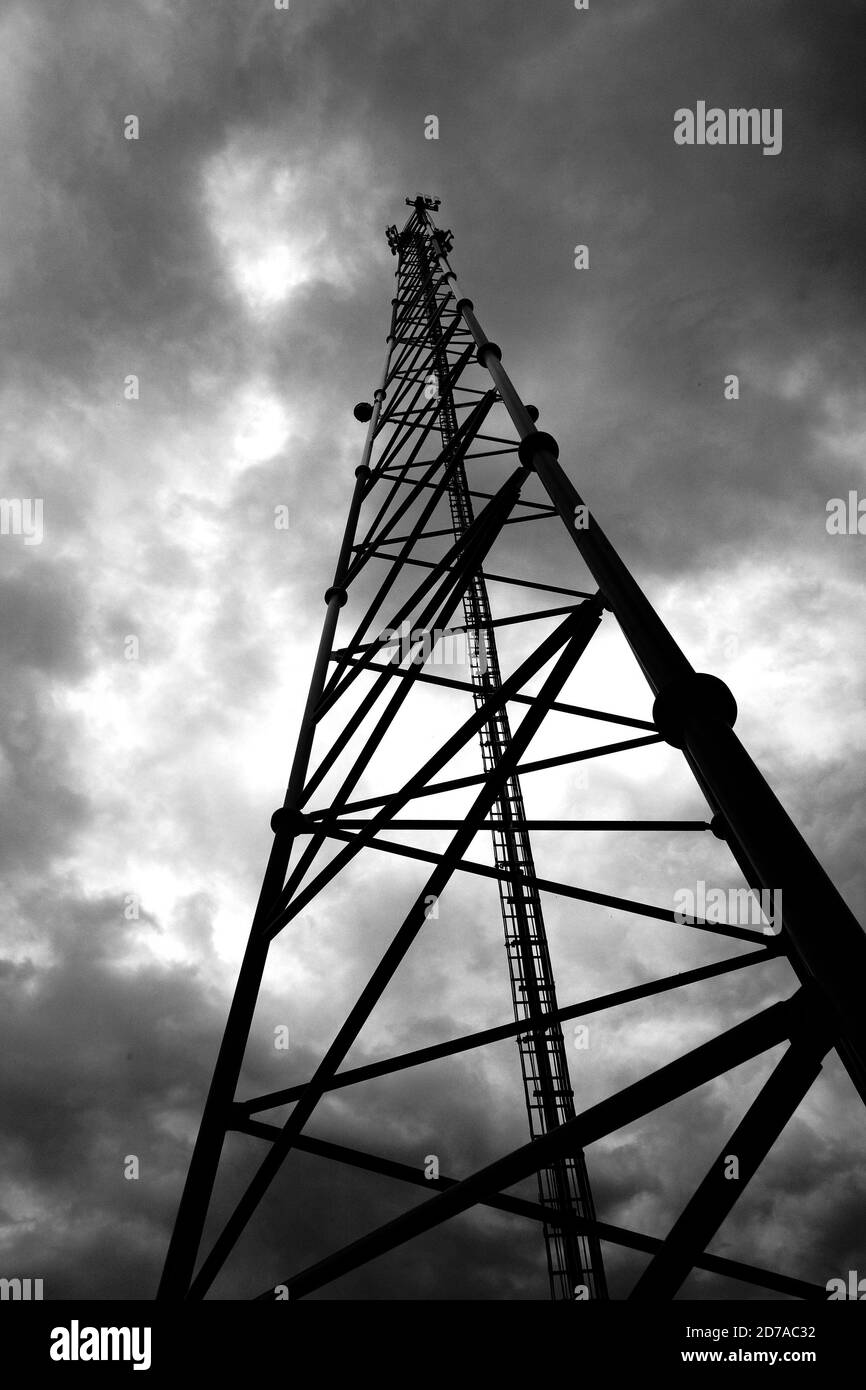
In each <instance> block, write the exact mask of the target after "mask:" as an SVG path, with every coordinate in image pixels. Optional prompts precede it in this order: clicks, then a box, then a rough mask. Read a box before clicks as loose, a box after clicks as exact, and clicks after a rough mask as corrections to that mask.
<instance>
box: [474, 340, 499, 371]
mask: <svg viewBox="0 0 866 1390" xmlns="http://www.w3.org/2000/svg"><path fill="white" fill-rule="evenodd" d="M475 356H476V357H477V358H478V361H479V362H480V363H481V365H482V367H486V366H487V358H488V356H490V357H495V358H496V360H497V362H501V361H502V348H501V347H500V346H499V344H498V343H482V344H481V346H480V348H479V349H478V351H477V352H476V354H475Z"/></svg>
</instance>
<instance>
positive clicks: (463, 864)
mask: <svg viewBox="0 0 866 1390" xmlns="http://www.w3.org/2000/svg"><path fill="white" fill-rule="evenodd" d="M462 824H465V822H461V825H462ZM313 828H314V829H315V831H316V832H317V833H320V834H323V835H328V836H330V837H332V838H333V839H336V840H344V841H345V842H346V843H347V844H352V842H353V841H354V840H355V839H356V838H357V837H356V836H355V835H350V834H349V833H348V831H341V830H338V829H337V827H336V826H335V825H330V824H329V823H328V822H327V821H325V820H317V821H316V822H315V825H314V827H313ZM381 828H382V829H383V830H384V829H387V827H386V826H382V827H381ZM366 845H367V847H368V848H370V849H378V850H382V851H383V852H384V853H386V854H397V855H400V856H402V857H403V858H405V859H419V860H421V861H423V862H424V863H428V864H440V863H441V862H442V859H443V856H442V855H441V854H434V852H433V851H432V850H425V849H418V848H417V847H416V846H415V845H394V844H390V843H389V842H388V841H386V840H377V839H376V837H375V836H374V837H373V838H372V839H370V840H367V842H366ZM453 867H454V868H455V869H460V870H462V871H463V872H464V873H467V874H475V875H477V876H478V877H479V878H495V879H498V880H500V881H501V882H503V883H510V884H514V885H519V886H521V887H523V888H529V889H532V890H533V891H535V892H540V893H555V894H557V895H558V896H559V897H563V898H575V899H576V900H577V901H578V902H585V903H593V904H595V905H596V906H598V907H610V908H617V910H618V911H620V912H633V913H635V915H636V916H639V917H654V918H656V919H657V920H658V921H660V922H673V923H674V924H675V925H676V926H679V927H694V928H696V929H697V930H698V931H707V932H712V933H713V934H714V935H717V936H730V937H732V938H734V940H737V941H754V942H757V943H758V944H760V945H763V943H764V941H765V940H766V937H765V936H764V935H763V934H762V933H761V932H758V931H750V930H749V929H748V928H747V927H736V926H733V925H732V924H731V923H729V922H708V921H706V920H705V919H704V918H702V917H692V916H690V915H688V914H687V913H676V912H674V911H673V909H672V908H668V907H656V906H655V904H653V903H639V902H635V901H633V900H632V899H631V898H619V897H615V896H613V895H611V894H608V893H594V892H592V891H591V890H590V889H588V888H574V887H572V885H571V884H570V883H559V882H557V881H556V880H555V879H549V878H539V877H538V876H537V875H535V874H521V873H516V872H515V871H514V870H512V869H498V868H495V867H494V866H493V865H490V864H478V863H476V862H475V860H474V859H458V860H457V862H456V863H455V864H454V866H453ZM680 918H682V920H679V919H680ZM771 934H772V933H771Z"/></svg>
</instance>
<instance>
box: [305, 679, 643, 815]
mask: <svg viewBox="0 0 866 1390" xmlns="http://www.w3.org/2000/svg"><path fill="white" fill-rule="evenodd" d="M551 708H554V706H551ZM605 717H606V716H605ZM661 741H662V740H661V735H660V734H650V735H649V736H648V737H647V738H628V739H624V740H623V742H622V743H602V744H600V745H599V747H598V748H584V749H583V750H582V751H581V752H580V753H562V754H558V755H557V756H555V757H552V758H538V759H537V760H536V761H535V762H531V763H520V764H519V765H518V767H516V768H515V770H514V776H515V777H523V776H525V774H526V773H528V772H544V771H546V770H547V769H548V768H551V767H564V766H565V765H566V764H567V763H580V762H585V761H586V760H587V759H589V758H601V757H604V756H606V755H607V754H608V753H623V752H627V751H628V750H629V749H632V748H646V747H647V746H648V745H649V744H652V743H661ZM486 781H487V773H486V772H477V773H472V774H470V775H469V776H468V777H452V778H451V780H450V781H448V782H431V783H429V785H428V786H426V787H418V788H417V789H416V790H415V791H413V792H412V795H411V797H410V800H413V801H414V800H415V798H416V797H420V796H438V795H439V793H440V792H453V791H458V790H460V789H462V788H463V787H474V786H477V785H478V784H479V783H480V782H486ZM394 794H395V793H394V792H388V793H387V794H386V795H385V796H368V797H366V798H365V799H364V800H363V801H351V802H348V803H347V804H346V805H345V806H343V807H341V811H342V812H346V811H368V810H371V809H372V808H373V807H374V806H384V804H385V802H386V801H390V799H391V797H392V796H394ZM310 814H311V816H312V817H313V818H314V819H318V817H320V816H326V815H328V814H329V812H328V809H327V808H322V809H321V810H319V811H312V812H310Z"/></svg>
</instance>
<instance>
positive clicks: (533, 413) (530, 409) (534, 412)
mask: <svg viewBox="0 0 866 1390" xmlns="http://www.w3.org/2000/svg"><path fill="white" fill-rule="evenodd" d="M526 413H527V415H528V416H529V418H530V420H537V419H538V417H539V415H540V413H541V412H540V411H539V409H538V406H537V405H528V406H527V407H526Z"/></svg>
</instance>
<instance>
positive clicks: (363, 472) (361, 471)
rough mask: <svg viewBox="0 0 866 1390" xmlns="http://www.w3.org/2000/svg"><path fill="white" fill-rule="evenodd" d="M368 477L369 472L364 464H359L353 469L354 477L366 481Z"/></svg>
mask: <svg viewBox="0 0 866 1390" xmlns="http://www.w3.org/2000/svg"><path fill="white" fill-rule="evenodd" d="M369 476H370V470H369V468H368V467H367V465H366V463H359V464H358V467H357V468H356V469H355V477H356V478H364V479H367V478H369Z"/></svg>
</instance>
